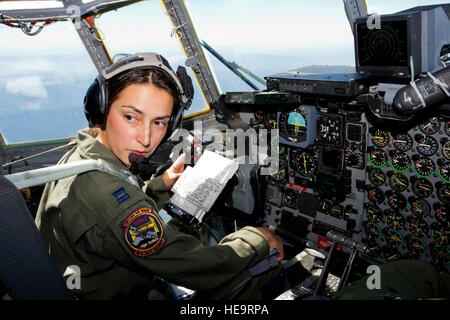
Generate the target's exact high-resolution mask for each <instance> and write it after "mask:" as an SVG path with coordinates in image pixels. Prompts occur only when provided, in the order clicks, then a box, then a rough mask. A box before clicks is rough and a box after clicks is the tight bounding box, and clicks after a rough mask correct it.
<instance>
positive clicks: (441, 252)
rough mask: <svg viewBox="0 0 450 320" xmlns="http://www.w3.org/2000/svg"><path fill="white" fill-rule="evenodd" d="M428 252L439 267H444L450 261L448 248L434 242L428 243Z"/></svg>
mask: <svg viewBox="0 0 450 320" xmlns="http://www.w3.org/2000/svg"><path fill="white" fill-rule="evenodd" d="M429 247H430V254H431V258H432V259H433V262H434V263H436V264H437V265H438V266H440V267H444V266H445V265H447V264H448V263H449V262H450V249H449V248H448V247H447V248H446V247H445V246H442V245H440V244H438V243H436V242H433V243H431V244H429Z"/></svg>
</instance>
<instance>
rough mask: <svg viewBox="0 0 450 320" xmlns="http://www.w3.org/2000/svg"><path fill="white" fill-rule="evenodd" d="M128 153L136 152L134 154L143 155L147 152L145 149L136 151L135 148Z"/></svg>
mask: <svg viewBox="0 0 450 320" xmlns="http://www.w3.org/2000/svg"><path fill="white" fill-rule="evenodd" d="M130 153H136V154H138V155H142V156H145V155H146V154H147V152H145V151H137V150H131V151H130Z"/></svg>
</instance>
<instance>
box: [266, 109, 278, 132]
mask: <svg viewBox="0 0 450 320" xmlns="http://www.w3.org/2000/svg"><path fill="white" fill-rule="evenodd" d="M264 122H265V125H266V127H267V129H276V128H277V113H276V112H269V113H267V114H265V115H264Z"/></svg>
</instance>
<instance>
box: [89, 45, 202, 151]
mask: <svg viewBox="0 0 450 320" xmlns="http://www.w3.org/2000/svg"><path fill="white" fill-rule="evenodd" d="M135 68H150V69H157V70H159V71H162V72H163V73H164V74H165V75H166V76H168V77H169V79H170V80H171V81H172V82H173V83H174V84H175V87H176V89H177V92H178V98H179V99H178V101H180V104H181V105H180V107H179V108H178V110H177V111H175V112H172V114H171V116H170V119H169V123H168V126H167V133H166V135H165V136H164V138H163V140H162V141H161V142H164V141H166V140H167V139H168V138H169V137H170V136H171V135H172V133H173V132H174V131H175V129H177V128H178V127H179V126H180V124H181V121H182V119H183V110H185V109H188V108H189V107H190V105H191V103H192V98H193V95H194V89H193V86H192V80H191V78H190V77H189V76H188V75H187V73H186V69H185V68H184V67H183V66H179V67H178V69H177V73H176V74H175V72H173V70H172V68H171V67H170V64H169V62H168V61H167V60H166V59H165V58H164V57H162V56H160V55H159V54H157V53H153V52H147V53H138V54H134V55H130V56H127V57H126V58H123V59H121V60H119V61H117V62H115V63H113V64H112V65H110V66H108V67H106V68H105V69H103V70H102V71H101V72H100V73H99V75H98V76H97V77H96V78H95V80H94V82H93V83H92V84H91V86H90V87H89V89H88V90H87V92H86V95H85V97H84V113H85V115H86V119H87V120H88V122H89V127H90V128H92V127H94V126H95V125H99V124H100V125H104V124H105V123H106V116H107V114H108V80H109V79H111V78H113V77H114V76H116V75H118V74H119V73H122V72H124V71H127V70H130V69H135ZM161 144H162V143H160V145H161Z"/></svg>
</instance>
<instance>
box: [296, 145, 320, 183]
mask: <svg viewBox="0 0 450 320" xmlns="http://www.w3.org/2000/svg"><path fill="white" fill-rule="evenodd" d="M291 166H292V168H294V170H295V171H296V172H297V173H298V174H300V175H302V176H304V177H312V176H313V175H314V173H315V170H316V161H315V160H314V157H313V156H312V155H310V154H309V153H306V152H300V151H298V150H293V151H292V154H291Z"/></svg>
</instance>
